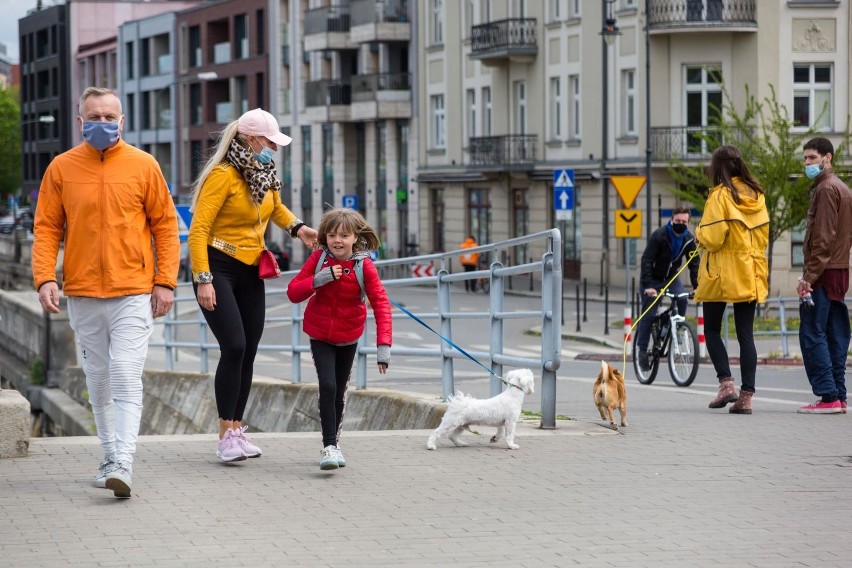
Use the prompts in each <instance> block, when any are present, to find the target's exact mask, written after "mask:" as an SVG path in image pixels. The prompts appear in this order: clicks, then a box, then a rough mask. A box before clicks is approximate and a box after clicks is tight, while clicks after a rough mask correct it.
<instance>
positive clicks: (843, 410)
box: [840, 400, 846, 414]
mask: <svg viewBox="0 0 852 568" xmlns="http://www.w3.org/2000/svg"><path fill="white" fill-rule="evenodd" d="M840 413H841V414H846V401H845V400H841V401H840Z"/></svg>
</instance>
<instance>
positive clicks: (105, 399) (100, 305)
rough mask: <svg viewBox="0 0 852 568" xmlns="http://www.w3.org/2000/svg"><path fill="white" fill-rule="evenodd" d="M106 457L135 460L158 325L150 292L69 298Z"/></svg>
mask: <svg viewBox="0 0 852 568" xmlns="http://www.w3.org/2000/svg"><path fill="white" fill-rule="evenodd" d="M68 317H69V319H70V322H71V328H72V329H73V330H74V332H75V333H76V335H77V343H79V344H80V349H81V352H82V355H83V372H85V373H86V387H87V388H88V389H89V403H90V404H91V405H92V411H93V413H94V415H95V426H96V427H97V429H98V438H100V440H101V449H102V450H103V453H104V456H109V455H113V456H114V459H115V460H116V461H123V462H126V463H131V464H132V463H133V454H135V453H136V439H137V438H138V437H139V424H140V422H141V420H142V368H143V366H144V365H145V357H146V356H147V354H148V339H149V338H150V337H151V331H152V330H153V326H154V314H153V312H152V310H151V295H150V294H139V295H136V296H122V297H120V298H107V299H100V298H83V297H77V296H71V297H69V298H68Z"/></svg>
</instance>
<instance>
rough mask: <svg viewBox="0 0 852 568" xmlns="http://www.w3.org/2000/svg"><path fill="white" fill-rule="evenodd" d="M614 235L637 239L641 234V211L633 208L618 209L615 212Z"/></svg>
mask: <svg viewBox="0 0 852 568" xmlns="http://www.w3.org/2000/svg"><path fill="white" fill-rule="evenodd" d="M615 236H616V237H621V238H623V239H638V238H639V237H641V236H642V212H641V211H636V210H635V209H618V210H617V211H616V212H615Z"/></svg>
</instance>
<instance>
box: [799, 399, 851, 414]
mask: <svg viewBox="0 0 852 568" xmlns="http://www.w3.org/2000/svg"><path fill="white" fill-rule="evenodd" d="M798 412H799V414H840V413H841V412H843V409H842V407H841V406H840V401H839V400H835V401H834V402H823V401H822V400H818V401H816V402H812V403H811V404H808V405H805V406H800V407H799V411H798Z"/></svg>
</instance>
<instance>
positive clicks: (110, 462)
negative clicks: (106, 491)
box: [95, 455, 115, 489]
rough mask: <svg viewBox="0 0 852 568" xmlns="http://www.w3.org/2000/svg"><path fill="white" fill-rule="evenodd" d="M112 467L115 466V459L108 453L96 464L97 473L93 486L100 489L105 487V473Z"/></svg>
mask: <svg viewBox="0 0 852 568" xmlns="http://www.w3.org/2000/svg"><path fill="white" fill-rule="evenodd" d="M113 468H115V459H114V458H113V457H112V455H109V456H107V457H106V458H104V461H103V462H101V465H99V466H98V475H97V477H95V487H98V488H100V489H103V488H105V487H106V478H107V474H108V473H109V472H111V471H112V470H113Z"/></svg>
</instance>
